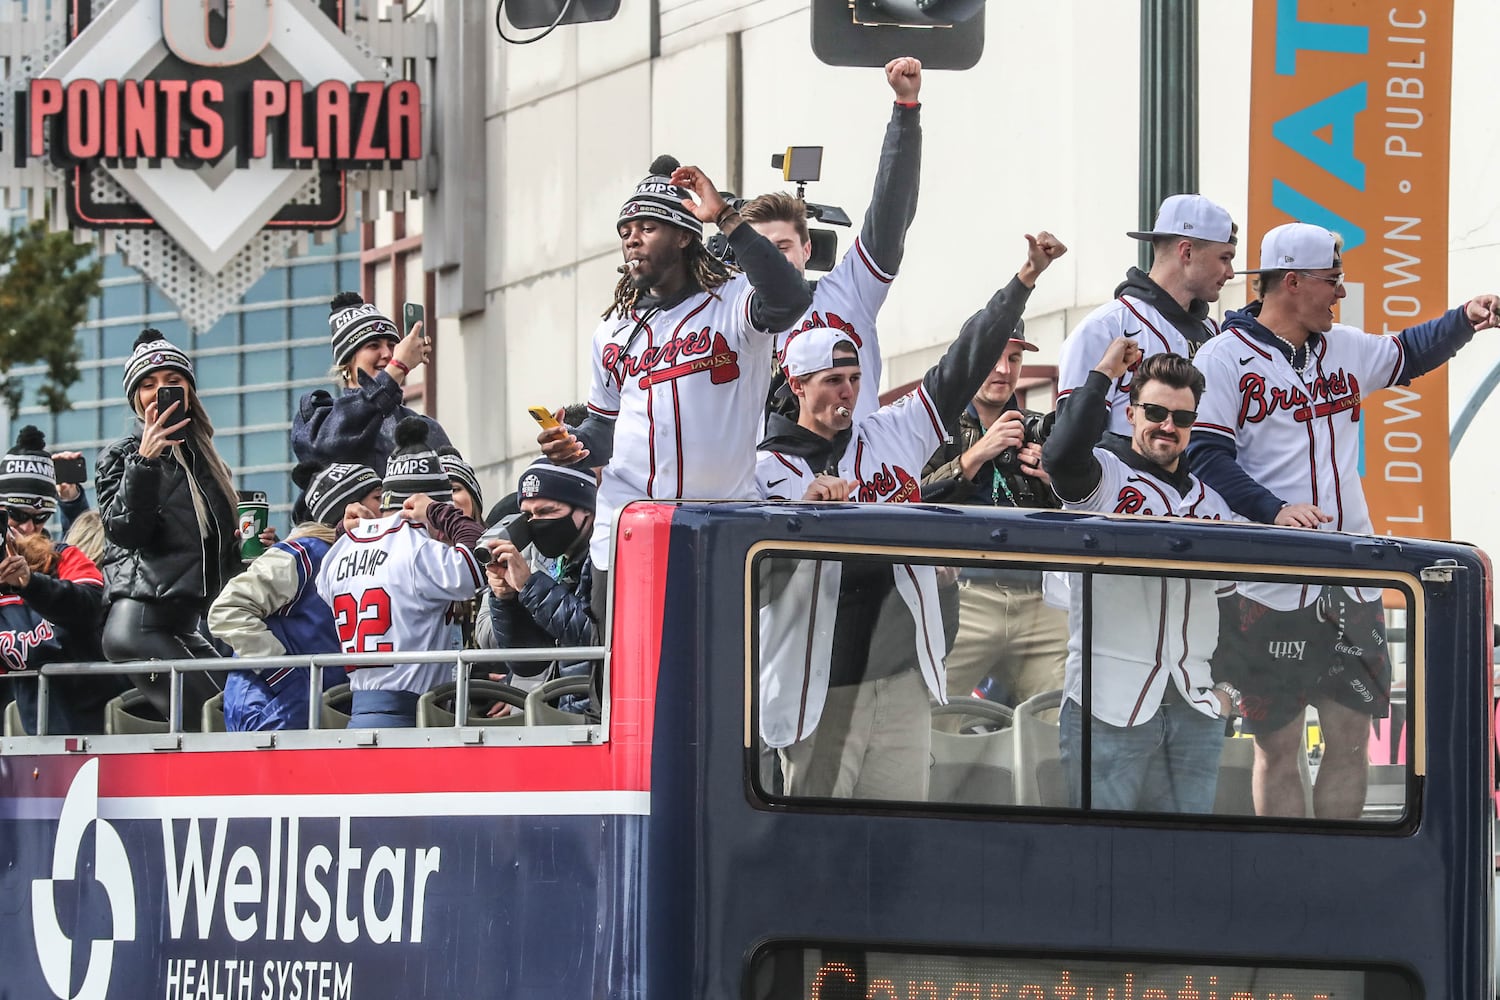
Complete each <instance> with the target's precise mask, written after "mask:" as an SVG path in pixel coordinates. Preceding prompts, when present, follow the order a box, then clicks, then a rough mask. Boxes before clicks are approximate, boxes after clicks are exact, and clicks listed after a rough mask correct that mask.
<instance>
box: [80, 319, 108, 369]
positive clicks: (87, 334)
mask: <svg viewBox="0 0 1500 1000" xmlns="http://www.w3.org/2000/svg"><path fill="white" fill-rule="evenodd" d="M77 340H78V351H79V353H80V355H82V360H84V361H98V360H99V359H100V358H101V357H102V356H103V355H101V354H100V353H99V329H98V328H97V327H84V328H82V329H80V330H79V331H78V334H77Z"/></svg>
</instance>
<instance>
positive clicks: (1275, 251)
mask: <svg viewBox="0 0 1500 1000" xmlns="http://www.w3.org/2000/svg"><path fill="white" fill-rule="evenodd" d="M1338 242H1339V237H1338V234H1337V233H1333V232H1329V231H1328V230H1327V229H1324V228H1323V227H1322V226H1314V225H1312V224H1311V223H1307V222H1288V223H1286V224H1285V225H1281V226H1277V227H1276V228H1275V229H1272V230H1271V231H1270V232H1268V233H1266V235H1265V236H1264V237H1263V238H1262V239H1261V241H1260V267H1257V268H1254V269H1252V270H1249V271H1236V272H1235V273H1236V274H1264V273H1266V272H1267V271H1316V270H1318V269H1319V268H1325V267H1340V266H1342V264H1343V262H1342V261H1341V260H1340V259H1339V252H1338Z"/></svg>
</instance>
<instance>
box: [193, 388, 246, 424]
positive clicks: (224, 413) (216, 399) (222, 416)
mask: <svg viewBox="0 0 1500 1000" xmlns="http://www.w3.org/2000/svg"><path fill="white" fill-rule="evenodd" d="M200 398H201V400H202V403H203V406H204V408H205V409H206V410H208V418H209V419H210V420H212V421H213V422H214V429H215V430H218V429H219V428H221V427H223V428H229V427H238V426H239V425H240V398H241V397H240V396H238V395H228V396H206V397H200Z"/></svg>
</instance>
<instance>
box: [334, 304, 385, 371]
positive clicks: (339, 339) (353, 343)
mask: <svg viewBox="0 0 1500 1000" xmlns="http://www.w3.org/2000/svg"><path fill="white" fill-rule="evenodd" d="M328 330H329V332H330V333H331V334H332V336H333V363H334V364H335V365H339V366H343V365H347V364H348V363H349V362H350V361H351V360H353V358H354V352H355V351H357V350H359V349H360V348H361V347H363V346H365V345H366V344H368V343H369V342H370V341H372V340H381V339H385V338H389V339H391V340H400V339H401V333H400V331H399V330H397V329H396V324H395V323H393V322H391V320H390V317H388V316H386V315H385V314H384V313H382V312H381V311H380V310H379V309H376V308H375V307H374V306H373V305H371V304H370V303H368V302H366V301H365V300H364V299H362V298H360V295H359V293H358V292H339V293H338V294H337V295H335V296H334V297H333V301H332V302H330V303H328Z"/></svg>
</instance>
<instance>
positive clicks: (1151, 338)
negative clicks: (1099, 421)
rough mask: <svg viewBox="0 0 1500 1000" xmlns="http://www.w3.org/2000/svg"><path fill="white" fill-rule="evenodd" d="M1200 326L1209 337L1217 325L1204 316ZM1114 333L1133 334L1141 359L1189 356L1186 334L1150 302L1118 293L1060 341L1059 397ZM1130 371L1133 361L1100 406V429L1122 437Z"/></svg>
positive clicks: (1126, 428) (1084, 375) (1126, 420)
mask: <svg viewBox="0 0 1500 1000" xmlns="http://www.w3.org/2000/svg"><path fill="white" fill-rule="evenodd" d="M1203 331H1204V334H1205V335H1206V336H1208V337H1213V336H1214V335H1216V334H1217V333H1218V332H1219V324H1218V323H1216V322H1214V320H1213V319H1212V318H1209V319H1205V320H1204V321H1203ZM1116 337H1132V338H1134V340H1135V342H1136V343H1137V344H1138V345H1140V348H1141V357H1142V359H1144V358H1146V357H1147V356H1149V355H1152V354H1180V355H1182V356H1183V357H1184V358H1190V357H1192V356H1193V349H1192V345H1190V344H1189V343H1188V342H1187V338H1185V337H1183V335H1182V334H1181V333H1179V332H1178V331H1177V328H1176V327H1175V326H1173V325H1172V324H1171V322H1170V321H1169V320H1168V319H1167V318H1166V317H1165V316H1163V315H1162V314H1161V312H1160V311H1159V310H1158V309H1157V308H1156V307H1155V306H1153V305H1151V304H1150V303H1149V302H1145V301H1143V300H1141V299H1138V298H1136V297H1135V296H1133V295H1121V296H1120V297H1119V298H1117V299H1115V300H1114V301H1113V302H1106V303H1105V304H1104V305H1102V306H1100V307H1099V308H1098V309H1095V310H1094V311H1093V312H1091V313H1089V314H1088V315H1087V316H1085V317H1084V318H1083V322H1082V323H1079V324H1078V326H1077V327H1076V328H1075V329H1074V330H1073V332H1072V333H1070V334H1068V336H1067V338H1066V339H1064V340H1063V344H1062V354H1061V356H1060V357H1059V358H1058V362H1057V399H1058V402H1062V401H1063V400H1064V399H1066V398H1068V396H1069V395H1071V394H1072V392H1073V390H1074V389H1077V388H1078V387H1079V386H1081V385H1083V383H1084V381H1085V380H1086V379H1087V378H1088V377H1089V372H1091V371H1093V370H1094V366H1095V365H1097V364H1098V363H1099V359H1100V358H1102V357H1104V351H1105V349H1106V348H1108V347H1109V345H1110V343H1111V342H1113V341H1114V339H1115V338H1116ZM1211 342H1212V341H1210V343H1211ZM1139 363H1140V362H1137V363H1136V364H1137V365H1138V364H1139ZM1134 372H1135V367H1134V366H1132V367H1131V369H1130V371H1129V372H1126V373H1125V375H1124V376H1123V377H1121V378H1119V379H1116V380H1115V384H1114V385H1113V386H1111V387H1110V390H1109V394H1108V395H1106V396H1105V397H1104V402H1105V405H1106V406H1108V407H1109V426H1108V427H1106V428H1105V430H1109V431H1114V432H1115V433H1116V434H1124V435H1125V436H1126V437H1129V436H1130V418H1129V417H1127V416H1126V415H1125V407H1126V406H1127V405H1128V404H1129V403H1130V381H1131V379H1132V378H1133V377H1134V375H1133V373H1134Z"/></svg>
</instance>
